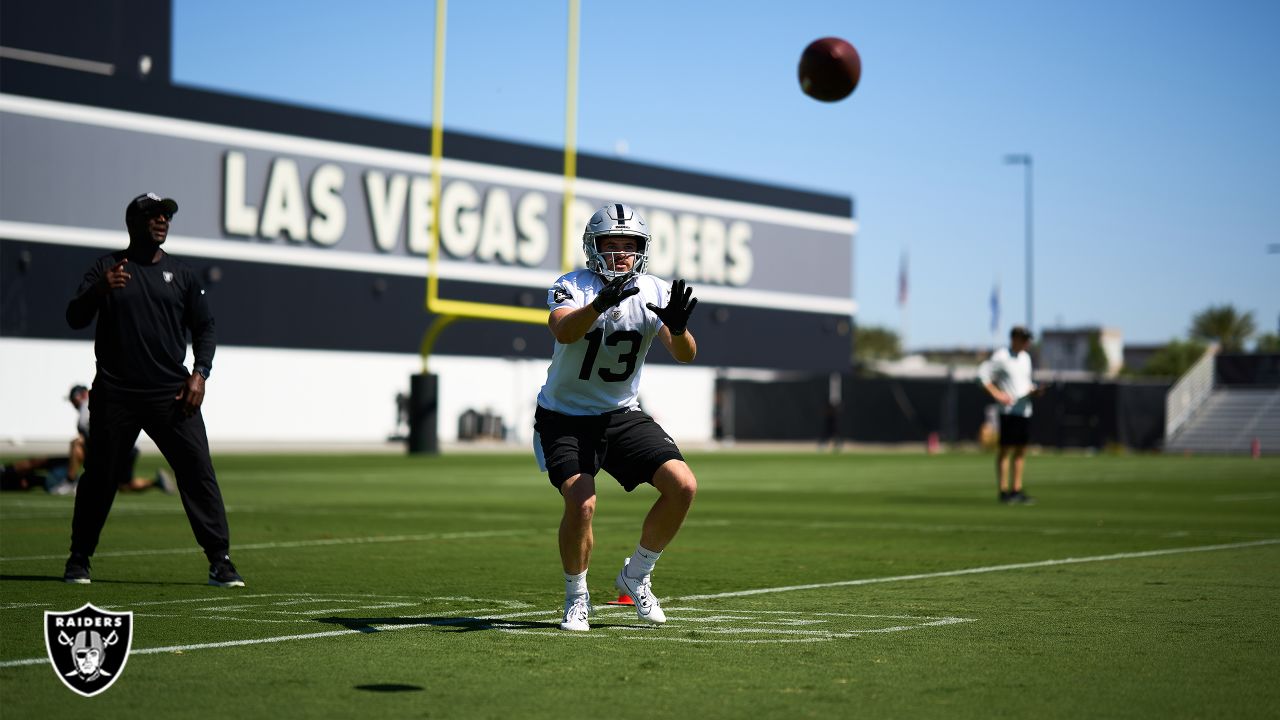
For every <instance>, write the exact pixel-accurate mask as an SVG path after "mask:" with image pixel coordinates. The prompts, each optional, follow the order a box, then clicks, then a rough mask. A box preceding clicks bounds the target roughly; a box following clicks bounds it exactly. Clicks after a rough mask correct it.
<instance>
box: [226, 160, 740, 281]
mask: <svg viewBox="0 0 1280 720" xmlns="http://www.w3.org/2000/svg"><path fill="white" fill-rule="evenodd" d="M251 179H252V178H251V177H250V168H249V162H248V157H247V155H246V154H245V153H244V152H240V151H227V152H226V153H225V155H224V157H223V196H224V204H223V208H222V224H223V229H224V231H225V232H226V233H227V234H228V235H238V236H244V237H254V236H258V237H262V238H266V239H280V238H284V239H287V240H289V241H291V242H307V241H310V242H313V243H315V244H316V245H319V246H322V247H326V248H328V247H336V246H338V245H340V244H342V243H343V239H344V238H345V237H346V236H347V233H346V227H347V220H348V213H349V212H350V211H349V209H348V207H347V198H346V197H344V190H345V186H346V177H345V171H344V170H343V168H342V166H341V165H339V164H337V163H321V164H320V165H318V166H317V167H316V168H315V170H314V171H312V172H311V175H310V177H309V178H307V177H304V176H303V174H302V172H301V171H300V170H299V163H298V162H297V161H295V160H293V159H290V158H287V157H277V158H274V159H272V160H271V161H270V166H269V167H268V168H267V171H266V178H265V183H264V185H265V190H264V191H263V194H262V196H261V202H260V203H258V202H257V201H258V197H251V196H250V192H249V187H250V185H251V182H250V181H251ZM363 179H364V181H363V190H364V201H365V207H366V208H367V209H368V213H369V222H370V225H371V228H370V229H371V231H372V244H373V248H374V249H375V250H377V251H378V252H382V253H397V252H399V253H404V254H409V255H416V256H426V255H427V254H428V253H429V252H430V241H431V232H432V223H433V222H435V218H434V217H433V212H432V203H431V200H432V199H431V178H430V176H425V175H410V174H408V173H393V172H386V171H382V170H376V169H369V170H366V171H364V173H363ZM304 183H305V187H304ZM517 193H518V199H516V198H515V197H514V195H516V194H517ZM254 195H256V193H254ZM553 202H554V200H553V199H551V198H550V197H549V196H548V195H547V194H546V193H543V192H537V191H533V190H525V191H523V192H521V190H520V189H518V188H513V187H506V186H497V185H488V186H486V191H485V193H484V195H483V196H482V195H481V193H480V191H479V189H478V187H477V185H476V183H474V182H470V181H466V180H454V181H452V182H448V183H444V187H443V189H442V192H441V198H440V242H441V245H442V247H443V248H444V251H445V252H447V253H448V254H449V256H450V257H451V258H455V259H463V260H471V261H478V262H484V263H501V264H504V265H516V264H518V265H521V266H524V267H541V266H542V265H544V264H545V263H546V262H547V260H548V256H551V257H555V256H558V255H559V248H557V247H556V244H557V243H559V242H562V241H563V239H564V236H560V237H557V236H556V235H555V233H553V232H552V228H558V227H560V226H561V224H562V221H563V216H562V215H561V214H560V212H557V211H555V210H551V209H550V208H551V207H552V206H553V205H552V203H553ZM353 207H356V206H353ZM598 207H599V206H598V205H597V204H596V203H595V202H594V201H592V200H588V199H583V198H575V199H574V201H573V204H572V206H571V208H570V213H569V220H568V230H567V232H566V233H565V235H567V236H568V237H567V239H568V251H569V259H570V261H571V262H570V267H573V268H581V267H584V266H585V257H584V256H583V253H582V252H581V250H580V247H581V237H582V235H581V233H582V227H583V226H584V225H586V222H587V220H588V219H589V218H590V217H591V215H592V213H594V212H595V210H596V209H597V208H598ZM561 212H562V211H561ZM640 212H641V213H642V214H643V215H644V216H645V217H646V219H647V220H648V221H649V231H650V233H651V239H650V242H649V247H648V255H649V272H650V273H652V274H654V275H657V276H659V277H663V278H677V277H678V278H684V279H686V280H689V281H691V282H699V283H709V284H715V285H733V286H745V285H748V284H749V283H750V282H751V279H752V275H753V273H754V271H755V261H754V257H753V255H752V251H751V241H752V236H753V232H752V226H751V224H750V223H749V222H745V221H741V220H729V219H726V218H723V217H717V216H712V215H703V214H699V213H693V212H680V213H674V212H671V211H669V210H661V209H654V208H640ZM357 240H359V238H357ZM402 248H403V249H402ZM355 249H357V250H358V249H359V248H355Z"/></svg>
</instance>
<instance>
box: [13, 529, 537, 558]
mask: <svg viewBox="0 0 1280 720" xmlns="http://www.w3.org/2000/svg"><path fill="white" fill-rule="evenodd" d="M535 532H542V530H538V529H520V530H481V531H475V532H452V533H424V534H422V535H376V536H373V537H355V538H321V539H317V540H291V541H287V542H270V543H252V544H249V545H236V546H235V547H234V548H233V550H234V551H235V552H241V551H244V550H278V549H280V548H300V547H324V546H328V545H364V544H370V543H398V542H425V541H430V540H471V539H474V538H487V537H506V536H509V535H528V534H530V533H535ZM197 550H198V548H196V547H195V546H194V545H193V546H191V547H181V548H159V549H155V550H113V551H108V552H100V553H94V557H96V558H101V557H131V556H135V555H185V554H187V553H191V552H195V551H197ZM66 557H67V554H66V553H60V554H58V555H25V556H22V557H0V562H18V561H23V560H65V559H66Z"/></svg>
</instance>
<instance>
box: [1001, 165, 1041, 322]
mask: <svg viewBox="0 0 1280 720" xmlns="http://www.w3.org/2000/svg"><path fill="white" fill-rule="evenodd" d="M1004 164H1005V165H1022V166H1023V167H1024V168H1026V172H1025V175H1024V177H1025V178H1026V182H1025V183H1024V185H1025V188H1026V203H1027V207H1026V212H1025V215H1026V218H1025V219H1026V223H1027V230H1026V235H1027V330H1030V331H1031V332H1033V333H1034V332H1035V331H1036V326H1035V277H1034V275H1032V268H1033V267H1034V266H1033V265H1032V262H1031V259H1032V252H1031V248H1032V245H1033V243H1032V238H1033V235H1034V233H1033V231H1032V227H1033V225H1034V223H1033V222H1032V214H1031V196H1032V193H1031V154H1030V153H1015V154H1010V155H1005V156H1004Z"/></svg>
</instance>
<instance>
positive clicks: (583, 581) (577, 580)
mask: <svg viewBox="0 0 1280 720" xmlns="http://www.w3.org/2000/svg"><path fill="white" fill-rule="evenodd" d="M590 594H591V593H589V592H587V571H586V570H583V571H582V572H580V573H578V574H577V575H570V574H569V573H565V574H564V596H565V598H566V599H568V598H574V597H577V596H579V595H590Z"/></svg>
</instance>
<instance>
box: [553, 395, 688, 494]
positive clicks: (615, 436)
mask: <svg viewBox="0 0 1280 720" xmlns="http://www.w3.org/2000/svg"><path fill="white" fill-rule="evenodd" d="M533 430H534V443H535V444H536V445H537V449H540V450H541V451H542V454H541V455H540V456H539V458H538V462H539V464H540V465H542V466H543V467H545V468H546V469H547V478H548V479H549V480H550V481H551V484H552V485H554V486H555V487H556V488H557V489H558V488H559V487H560V486H561V485H563V484H564V481H565V480H568V479H569V478H571V477H573V476H574V475H577V474H578V473H586V474H588V475H593V476H594V475H596V474H597V473H598V472H599V471H600V469H601V468H604V470H605V471H606V472H608V473H609V474H610V475H612V476H613V477H614V479H615V480H617V481H618V484H619V485H621V486H622V487H623V488H625V489H626V491H627V492H631V491H632V490H634V489H635V488H636V487H638V486H639V485H641V484H643V483H647V482H652V481H653V476H654V473H656V472H658V468H660V467H662V464H663V463H665V462H666V461H668V460H684V456H683V455H681V454H680V448H678V447H676V443H675V441H674V440H672V439H671V436H670V435H668V434H667V431H666V430H663V429H662V426H661V425H659V424H658V423H656V422H654V420H653V418H651V417H649V416H648V415H647V414H645V413H644V412H642V411H640V410H617V411H614V412H611V413H605V414H604V415H562V414H560V413H558V412H554V411H551V410H548V409H546V408H544V407H542V406H538V409H537V411H535V412H534V415H533Z"/></svg>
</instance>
